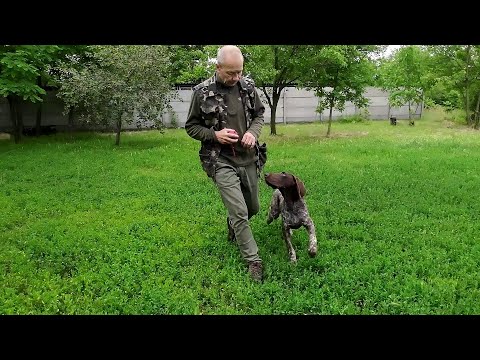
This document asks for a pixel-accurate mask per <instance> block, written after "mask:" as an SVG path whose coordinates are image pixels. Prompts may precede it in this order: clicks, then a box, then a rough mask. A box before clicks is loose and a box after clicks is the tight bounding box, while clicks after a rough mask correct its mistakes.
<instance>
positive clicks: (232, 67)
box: [217, 45, 243, 86]
mask: <svg viewBox="0 0 480 360" xmlns="http://www.w3.org/2000/svg"><path fill="white" fill-rule="evenodd" d="M242 72H243V55H242V52H241V51H240V49H239V48H238V47H236V46H234V45H225V46H222V47H221V48H220V49H218V53H217V77H218V78H219V80H220V81H222V82H223V83H224V84H225V85H227V86H234V85H235V84H236V83H237V82H238V80H240V78H241V77H242Z"/></svg>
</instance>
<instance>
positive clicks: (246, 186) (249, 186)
mask: <svg viewBox="0 0 480 360" xmlns="http://www.w3.org/2000/svg"><path fill="white" fill-rule="evenodd" d="M238 170H239V174H240V181H241V189H242V193H243V198H244V199H245V202H246V204H247V208H248V219H250V218H251V217H252V216H253V215H255V214H257V213H258V211H259V210H260V199H259V197H258V174H257V164H255V163H253V164H251V165H249V166H246V167H241V168H239V169H238Z"/></svg>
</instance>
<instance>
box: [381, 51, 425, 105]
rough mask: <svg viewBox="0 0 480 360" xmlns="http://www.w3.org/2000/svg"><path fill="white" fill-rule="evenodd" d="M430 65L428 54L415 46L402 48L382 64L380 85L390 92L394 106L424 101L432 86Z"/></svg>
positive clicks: (390, 99)
mask: <svg viewBox="0 0 480 360" xmlns="http://www.w3.org/2000/svg"><path fill="white" fill-rule="evenodd" d="M428 64H429V59H428V53H427V52H426V51H425V50H424V49H422V48H421V47H420V46H415V45H412V46H404V47H401V48H400V49H398V50H397V51H396V52H395V53H394V54H393V55H392V57H391V58H389V59H386V60H385V61H383V62H382V63H381V65H380V67H379V70H378V74H379V79H378V83H379V84H380V86H381V87H382V88H383V89H385V90H387V91H389V93H390V95H389V102H390V104H391V105H392V106H397V107H400V106H403V105H405V104H409V103H410V104H414V103H421V102H422V101H423V96H424V93H425V91H426V90H427V89H429V88H430V86H431V85H432V77H431V76H430V75H429V72H428V71H427V69H428Z"/></svg>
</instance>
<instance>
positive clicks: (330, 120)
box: [327, 100, 333, 137]
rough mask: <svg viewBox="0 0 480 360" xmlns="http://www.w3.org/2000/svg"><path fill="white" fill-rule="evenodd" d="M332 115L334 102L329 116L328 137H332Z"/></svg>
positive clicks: (331, 103) (331, 101)
mask: <svg viewBox="0 0 480 360" xmlns="http://www.w3.org/2000/svg"><path fill="white" fill-rule="evenodd" d="M332 113H333V100H330V113H329V114H328V128H327V137H329V136H330V129H331V128H332Z"/></svg>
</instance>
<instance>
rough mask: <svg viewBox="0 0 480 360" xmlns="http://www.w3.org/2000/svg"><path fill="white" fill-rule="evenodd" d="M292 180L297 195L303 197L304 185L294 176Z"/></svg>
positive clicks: (304, 192)
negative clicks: (295, 186)
mask: <svg viewBox="0 0 480 360" xmlns="http://www.w3.org/2000/svg"><path fill="white" fill-rule="evenodd" d="M293 178H294V179H295V182H296V183H297V190H298V195H300V197H304V196H305V194H306V190H305V185H304V184H303V182H302V180H300V179H299V178H297V177H296V176H294V177H293Z"/></svg>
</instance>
